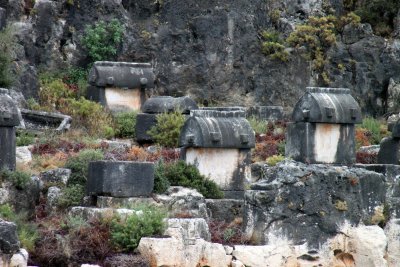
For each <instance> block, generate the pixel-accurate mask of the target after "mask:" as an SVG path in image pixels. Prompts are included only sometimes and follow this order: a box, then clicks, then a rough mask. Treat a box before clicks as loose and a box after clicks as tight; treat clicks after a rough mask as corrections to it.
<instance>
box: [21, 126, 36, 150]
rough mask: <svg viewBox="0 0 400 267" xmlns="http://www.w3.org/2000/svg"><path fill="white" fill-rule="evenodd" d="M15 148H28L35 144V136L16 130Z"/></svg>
mask: <svg viewBox="0 0 400 267" xmlns="http://www.w3.org/2000/svg"><path fill="white" fill-rule="evenodd" d="M16 139H17V142H16V143H17V146H28V145H31V144H33V143H35V135H34V134H33V133H31V132H28V131H24V130H20V129H18V130H17V138H16Z"/></svg>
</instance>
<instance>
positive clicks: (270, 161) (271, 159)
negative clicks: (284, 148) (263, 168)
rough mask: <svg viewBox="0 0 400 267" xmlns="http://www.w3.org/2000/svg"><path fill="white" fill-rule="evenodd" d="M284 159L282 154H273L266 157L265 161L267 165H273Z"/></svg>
mask: <svg viewBox="0 0 400 267" xmlns="http://www.w3.org/2000/svg"><path fill="white" fill-rule="evenodd" d="M284 159H285V157H284V156H282V155H273V156H271V157H268V158H267V159H266V162H267V164H268V165H269V166H275V165H276V164H278V163H279V162H281V161H283V160H284Z"/></svg>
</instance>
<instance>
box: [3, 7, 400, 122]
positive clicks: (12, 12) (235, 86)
mask: <svg viewBox="0 0 400 267" xmlns="http://www.w3.org/2000/svg"><path fill="white" fill-rule="evenodd" d="M33 2H35V3H34V4H33ZM328 2H330V3H328ZM328 2H327V1H322V0H301V1H293V0H285V1H272V0H271V1H264V0H250V1H244V0H236V1H227V0H218V1H209V0H207V1H194V0H188V1H184V2H182V1H178V0H157V1H153V0H151V1H133V0H112V1H105V0H102V1H97V0H70V1H64V0H58V1H50V0H36V1H31V0H1V1H0V7H1V8H4V9H5V10H6V14H7V23H8V24H9V25H14V32H15V35H16V36H17V38H18V46H17V47H16V53H15V60H16V61H15V70H16V72H17V75H18V76H19V77H20V79H19V81H18V82H17V84H16V86H15V87H16V88H17V89H19V90H21V91H23V92H24V94H25V95H26V96H35V94H36V92H37V90H38V86H37V82H36V79H35V78H36V76H37V69H38V68H42V69H44V70H54V69H59V68H64V67H66V66H68V65H74V66H76V64H80V65H82V64H85V63H87V58H86V53H85V51H84V49H83V48H82V44H81V37H82V35H83V34H84V29H85V26H86V25H92V24H93V23H95V22H98V21H102V20H104V21H107V20H110V19H112V18H117V19H119V20H120V21H121V22H123V23H124V25H125V27H126V32H125V34H124V42H123V44H122V46H121V47H120V50H119V53H118V58H115V59H116V60H124V61H136V62H151V63H152V64H153V65H154V67H155V71H156V75H157V91H158V92H157V93H158V94H168V95H175V96H179V95H185V94H189V95H191V96H192V97H195V98H196V99H197V100H199V101H200V102H201V101H205V100H206V101H207V102H209V103H210V104H213V105H214V104H224V105H234V104H235V105H253V104H259V105H283V106H285V107H288V108H290V107H292V106H293V104H294V103H295V101H296V100H297V99H298V97H299V96H300V95H301V94H302V92H303V90H304V88H305V87H306V86H308V85H318V84H317V82H316V80H317V78H316V77H315V74H314V73H313V72H312V71H311V70H310V64H309V63H308V62H307V61H306V60H304V59H303V58H302V57H300V56H298V55H297V53H296V51H295V50H293V51H291V55H290V57H289V61H288V62H281V61H279V60H273V59H270V58H268V57H265V56H264V55H263V54H262V52H261V41H260V39H261V37H260V32H261V31H262V30H264V29H267V28H270V27H272V26H274V27H275V28H276V29H277V30H278V31H279V32H280V33H281V35H282V36H288V34H289V33H290V32H291V31H293V30H294V28H295V26H296V25H298V24H301V23H303V22H304V20H305V19H306V18H307V17H308V16H310V15H324V12H325V11H324V10H325V9H326V4H329V7H330V8H331V9H334V11H335V12H336V14H337V15H339V14H341V13H342V11H343V4H342V1H341V0H330V1H328ZM278 9H279V10H281V11H282V12H281V13H280V18H273V16H272V15H271V14H273V11H274V10H278ZM395 32H396V31H395ZM394 37H395V36H394ZM399 50H400V41H399V40H398V39H396V38H393V39H391V40H386V39H384V38H382V37H377V36H375V35H374V34H373V33H372V31H371V28H370V27H369V26H368V25H361V26H358V27H347V28H346V29H345V31H344V32H343V33H342V34H341V36H339V37H338V42H337V45H336V46H334V47H332V48H331V49H330V50H329V52H328V56H329V57H330V58H331V60H329V63H327V64H326V66H325V68H324V69H325V71H326V72H327V73H328V74H329V76H330V77H331V84H330V85H331V86H336V87H349V88H350V89H352V91H353V93H354V95H355V96H357V98H358V99H359V100H360V101H361V104H362V106H363V109H364V110H368V112H369V113H372V114H382V113H384V112H385V103H386V98H387V93H386V92H387V87H388V84H389V79H390V78H392V79H393V80H394V81H395V82H396V81H400V71H399V69H400V57H399ZM339 64H341V65H342V67H341V70H339V69H338V65H339Z"/></svg>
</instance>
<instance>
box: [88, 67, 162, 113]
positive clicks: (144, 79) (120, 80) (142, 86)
mask: <svg viewBox="0 0 400 267" xmlns="http://www.w3.org/2000/svg"><path fill="white" fill-rule="evenodd" d="M154 80H155V75H154V73H153V67H152V66H151V64H150V63H133V62H111V61H97V62H95V63H94V64H93V67H92V68H91V70H90V72H89V87H88V90H87V97H88V99H90V100H93V101H97V102H99V103H100V104H102V105H103V106H105V107H107V108H108V109H110V110H111V111H112V112H125V111H139V110H140V109H141V107H142V105H143V103H144V102H145V101H146V98H147V97H146V95H147V94H146V90H148V89H151V88H154Z"/></svg>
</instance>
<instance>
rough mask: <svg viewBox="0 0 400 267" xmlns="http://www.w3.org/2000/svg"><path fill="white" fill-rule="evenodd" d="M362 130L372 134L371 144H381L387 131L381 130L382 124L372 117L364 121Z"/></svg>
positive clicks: (361, 126)
mask: <svg viewBox="0 0 400 267" xmlns="http://www.w3.org/2000/svg"><path fill="white" fill-rule="evenodd" d="M359 128H361V129H365V130H367V131H368V132H369V133H370V137H371V138H370V139H369V141H370V143H371V144H374V145H375V144H379V143H380V142H381V140H382V138H383V133H384V131H385V129H382V128H381V123H380V122H379V120H376V119H374V118H371V117H366V118H364V119H363V121H362V123H361V125H360V126H359Z"/></svg>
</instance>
